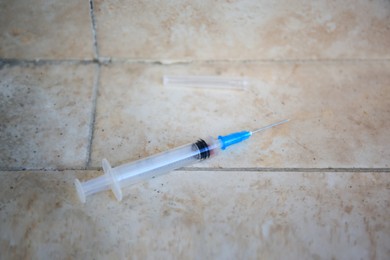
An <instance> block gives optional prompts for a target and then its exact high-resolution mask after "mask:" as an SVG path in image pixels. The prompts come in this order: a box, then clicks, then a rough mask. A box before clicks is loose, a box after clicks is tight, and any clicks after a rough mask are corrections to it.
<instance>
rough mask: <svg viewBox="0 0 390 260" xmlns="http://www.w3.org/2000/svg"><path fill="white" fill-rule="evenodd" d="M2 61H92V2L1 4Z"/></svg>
mask: <svg viewBox="0 0 390 260" xmlns="http://www.w3.org/2000/svg"><path fill="white" fill-rule="evenodd" d="M0 57H1V58H16V59H91V58H93V38H92V26H91V19H90V10H89V2H88V1H77V0H70V1H61V0H55V1H47V0H33V1H29V2H28V4H26V1H22V0H16V1H6V0H1V1H0Z"/></svg>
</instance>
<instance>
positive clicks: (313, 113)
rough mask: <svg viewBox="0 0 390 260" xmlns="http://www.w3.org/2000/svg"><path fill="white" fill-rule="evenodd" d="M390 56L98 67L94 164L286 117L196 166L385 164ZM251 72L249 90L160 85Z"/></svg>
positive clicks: (388, 155)
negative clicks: (172, 78) (169, 79)
mask: <svg viewBox="0 0 390 260" xmlns="http://www.w3.org/2000/svg"><path fill="white" fill-rule="evenodd" d="M389 71H390V63H389V62H360V63H352V62H337V63H336V62H335V63H333V62H328V63H316V62H304V63H272V62H271V63H246V64H242V63H212V64H210V63H208V64H206V63H204V64H201V63H199V64H193V65H170V66H166V65H164V66H163V65H134V64H133V65H125V64H120V65H110V66H106V67H104V68H102V77H101V82H100V89H99V94H98V101H97V116H96V125H95V134H94V140H93V150H92V165H93V166H100V160H101V159H102V158H104V157H106V158H108V160H109V161H111V162H112V164H113V165H118V164H119V163H123V162H126V161H129V160H136V159H138V158H142V157H145V156H148V155H152V154H155V153H157V152H160V151H165V150H167V149H171V148H174V147H176V146H179V145H183V144H186V143H190V142H193V141H195V140H197V139H198V138H200V137H203V138H204V137H208V136H210V135H211V136H214V137H216V136H218V135H220V134H222V135H224V134H228V133H231V132H235V131H241V130H252V129H256V128H258V127H261V126H264V125H267V124H270V123H273V122H277V121H280V120H282V119H285V118H290V119H291V121H290V122H289V123H287V124H285V125H283V126H279V127H276V128H274V129H272V130H268V131H267V132H264V133H262V134H258V135H256V136H253V137H252V138H251V140H248V141H246V143H243V144H240V145H238V146H236V148H235V149H230V150H227V151H226V152H224V153H221V155H220V156H219V157H218V158H215V159H213V160H210V161H209V162H203V163H201V164H197V167H218V168H219V167H222V168H231V167H233V168H235V167H287V168H289V167H320V168H323V167H363V168H365V167H379V168H381V167H389V161H390V151H389V149H388V146H389V144H390V136H389V134H388V129H390V122H389V120H388V119H389V117H390V103H389V100H390V92H389V91H388V86H389V85H390V76H389V73H388V72H389ZM164 74H168V75H169V74H173V75H180V74H182V75H183V74H184V75H219V74H220V75H222V76H227V75H230V76H234V75H236V76H240V75H242V76H246V77H249V78H250V79H251V85H250V87H249V89H248V90H247V91H229V90H212V89H204V90H202V89H194V88H178V87H164V86H163V85H162V82H161V81H162V76H163V75H164Z"/></svg>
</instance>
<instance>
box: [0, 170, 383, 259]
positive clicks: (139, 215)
mask: <svg viewBox="0 0 390 260" xmlns="http://www.w3.org/2000/svg"><path fill="white" fill-rule="evenodd" d="M98 175H99V173H98V172H77V173H75V172H72V171H65V172H55V173H51V172H46V173H39V172H33V173H31V172H29V173H17V172H9V173H5V172H3V173H1V174H0V180H1V181H0V230H1V240H0V249H1V252H2V257H4V258H7V259H8V258H34V259H36V258H37V259H47V258H56V257H58V256H61V257H63V258H67V257H69V258H82V259H85V258H96V259H107V258H112V259H118V258H126V257H129V256H131V257H132V258H141V259H156V258H164V259H172V258H175V259H179V258H180V259H184V258H185V259H188V258H196V259H198V258H202V259H205V258H207V259H226V258H232V259H259V258H261V259H282V258H293V259H303V258H304V259H313V258H319V259H331V258H336V259H354V258H363V259H386V257H387V256H388V255H389V253H390V247H389V243H388V241H389V240H390V222H389V221H388V216H389V214H390V211H389V209H390V205H389V200H388V198H389V196H390V193H389V190H390V189H389V188H390V182H389V178H388V173H387V172H386V173H365V172H359V173H351V172H338V173H332V172H328V173H320V172H313V173H299V172H223V171H219V172H204V171H199V172H196V171H190V172H184V171H177V172H174V173H171V174H169V175H166V176H162V177H160V178H155V179H152V180H150V181H148V182H145V183H140V184H135V185H134V186H133V187H131V188H128V189H126V192H125V194H126V195H125V198H124V200H123V201H122V202H121V203H119V202H116V201H115V199H114V198H113V196H112V194H111V193H110V192H105V193H101V194H98V195H95V196H93V197H91V198H90V199H89V200H88V202H87V203H86V204H80V203H79V202H78V201H77V198H76V195H75V191H74V187H73V184H72V182H73V178H74V176H78V177H81V178H84V179H88V178H91V177H93V176H95V177H96V176H98Z"/></svg>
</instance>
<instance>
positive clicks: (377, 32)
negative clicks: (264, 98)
mask: <svg viewBox="0 0 390 260" xmlns="http://www.w3.org/2000/svg"><path fill="white" fill-rule="evenodd" d="M95 6H96V8H95V13H96V17H97V36H98V41H99V46H100V47H101V49H100V50H101V52H100V53H101V55H102V56H106V57H113V58H130V59H141V60H142V59H147V60H148V59H152V60H166V61H170V60H188V59H189V60H199V59H200V60H214V59H217V60H220V59H223V60H224V59H244V60H247V59H249V60H253V59H281V60H285V59H341V58H343V59H345V58H346V59H356V58H357V59H364V58H377V59H382V58H387V59H388V58H389V57H390V56H389V55H390V54H389V51H388V47H389V42H390V15H389V14H390V2H389V1H386V0H376V1H370V2H368V1H365V0H359V1H354V3H353V4H351V3H350V2H346V1H342V0H337V1H326V0H322V1H301V0H294V1H289V0H281V1H276V2H275V1H272V2H270V1H266V0H262V1H250V0H247V1H224V2H223V1H207V2H206V1H188V0H187V1H169V2H167V1H132V0H127V1H125V0H113V1H102V0H98V1H95Z"/></svg>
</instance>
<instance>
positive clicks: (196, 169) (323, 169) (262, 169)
mask: <svg viewBox="0 0 390 260" xmlns="http://www.w3.org/2000/svg"><path fill="white" fill-rule="evenodd" d="M179 170H182V171H225V172H239V171H242V172H390V168H271V167H264V168H261V167H259V168H258V167H252V168H207V167H205V168H202V167H193V168H192V167H188V168H187V167H184V168H181V169H179Z"/></svg>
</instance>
